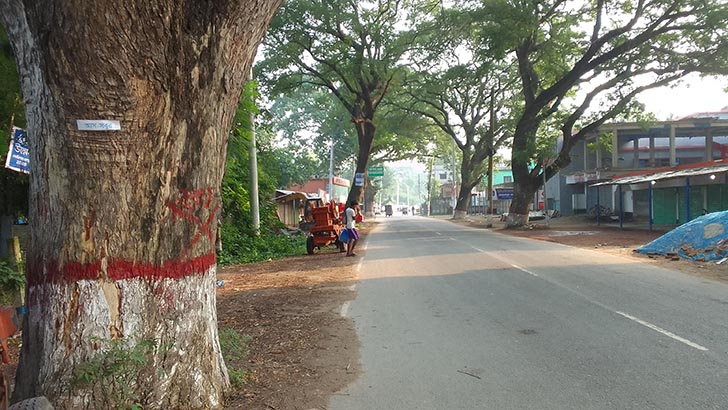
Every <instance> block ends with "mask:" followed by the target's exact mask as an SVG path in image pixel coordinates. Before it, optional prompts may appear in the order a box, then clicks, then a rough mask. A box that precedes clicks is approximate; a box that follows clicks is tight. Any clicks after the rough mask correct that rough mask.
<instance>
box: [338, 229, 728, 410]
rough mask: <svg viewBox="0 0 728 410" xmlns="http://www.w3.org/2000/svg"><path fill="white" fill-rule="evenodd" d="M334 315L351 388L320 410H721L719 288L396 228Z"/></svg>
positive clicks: (377, 240)
mask: <svg viewBox="0 0 728 410" xmlns="http://www.w3.org/2000/svg"><path fill="white" fill-rule="evenodd" d="M380 220H381V221H382V222H383V223H382V224H379V225H378V227H377V228H376V229H375V230H374V232H372V233H371V234H370V235H369V237H368V243H367V246H368V247H367V255H366V257H365V258H364V259H363V261H362V263H361V264H360V266H359V268H360V279H361V280H360V283H359V284H358V285H357V290H358V295H357V297H356V299H355V300H353V301H352V302H351V303H350V304H349V305H345V306H344V307H343V308H342V314H346V315H349V316H351V317H352V318H353V319H354V321H355V323H356V328H357V332H358V334H359V338H360V340H361V361H362V370H363V374H362V376H361V377H360V378H359V379H358V380H357V381H356V382H355V383H354V384H352V385H350V386H349V387H347V388H346V389H344V390H343V391H341V392H339V393H338V394H336V395H334V396H332V398H331V400H330V403H329V406H328V409H330V410H364V409H366V410H398V409H408V410H410V409H418V410H419V409H421V410H429V409H433V410H434V409H437V410H445V409H447V410H451V409H498V410H500V409H559V410H563V409H580V410H582V409H728V286H727V285H725V284H721V283H716V282H710V281H706V280H702V279H700V278H695V277H690V276H687V275H684V274H680V273H676V272H672V271H669V270H664V269H660V268H656V267H653V266H649V265H644V264H640V263H635V262H632V261H630V260H627V259H623V258H619V257H615V256H609V255H605V254H600V253H597V252H593V251H589V250H582V249H576V248H571V247H566V246H562V245H558V244H553V243H548V242H540V241H531V240H527V239H520V238H514V237H509V236H504V235H499V234H495V233H490V232H488V231H484V230H476V229H471V228H466V227H462V226H459V225H455V224H452V223H450V222H447V221H441V220H433V219H427V218H422V217H413V216H409V217H406V216H400V217H393V218H387V219H385V218H381V219H380Z"/></svg>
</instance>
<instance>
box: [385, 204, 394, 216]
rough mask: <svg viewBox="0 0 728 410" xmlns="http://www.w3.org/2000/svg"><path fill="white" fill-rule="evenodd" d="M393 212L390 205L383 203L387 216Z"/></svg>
mask: <svg viewBox="0 0 728 410" xmlns="http://www.w3.org/2000/svg"><path fill="white" fill-rule="evenodd" d="M393 213H394V212H392V205H385V206H384V214H385V215H387V216H392V214H393Z"/></svg>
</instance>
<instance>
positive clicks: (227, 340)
mask: <svg viewBox="0 0 728 410" xmlns="http://www.w3.org/2000/svg"><path fill="white" fill-rule="evenodd" d="M219 337H220V350H222V357H223V359H225V365H226V366H227V369H228V375H229V376H230V384H231V385H232V386H233V387H241V386H242V385H243V384H245V381H246V380H247V378H248V372H247V371H246V370H245V369H243V368H242V366H243V364H244V363H245V360H246V359H247V358H248V344H250V341H251V340H252V338H251V337H250V336H247V335H241V334H240V332H238V331H237V330H235V329H233V328H230V327H226V328H223V329H220V335H219Z"/></svg>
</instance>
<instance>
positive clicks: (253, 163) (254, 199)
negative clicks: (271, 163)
mask: <svg viewBox="0 0 728 410" xmlns="http://www.w3.org/2000/svg"><path fill="white" fill-rule="evenodd" d="M252 79H253V71H252V69H251V71H250V80H252ZM249 119H250V146H249V148H248V155H249V157H250V212H251V213H252V214H253V215H252V217H253V231H255V234H256V235H260V204H259V199H258V150H257V148H256V144H255V114H253V112H251V113H250V114H249Z"/></svg>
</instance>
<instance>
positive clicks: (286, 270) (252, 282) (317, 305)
mask: <svg viewBox="0 0 728 410" xmlns="http://www.w3.org/2000/svg"><path fill="white" fill-rule="evenodd" d="M357 261H358V258H347V257H344V254H340V253H339V252H338V251H337V250H335V249H333V248H332V249H331V250H326V251H324V252H321V253H319V254H316V255H313V256H300V257H293V258H286V259H283V260H278V261H271V262H263V263H257V264H250V265H240V266H231V267H226V268H223V269H221V271H220V273H219V274H218V279H220V280H223V281H224V282H225V284H224V285H223V286H222V287H221V288H218V323H219V327H220V328H225V327H232V328H234V329H236V330H238V331H239V332H240V333H242V334H245V335H249V336H251V337H252V340H251V342H250V345H249V355H248V363H246V364H245V365H244V366H243V367H244V368H245V369H246V370H247V371H248V372H250V375H249V377H248V380H247V383H246V384H245V385H244V386H243V388H241V389H236V390H234V391H233V392H232V394H231V395H230V396H229V398H228V400H227V403H226V406H225V408H228V409H243V408H244V409H266V410H270V409H274V410H275V409H280V410H283V409H303V410H308V409H323V408H325V407H324V406H325V405H326V402H327V400H328V397H329V396H330V395H331V394H333V393H335V392H336V391H338V390H340V389H342V388H343V387H344V386H346V385H347V384H349V383H350V382H351V381H353V380H354V379H355V378H356V376H357V374H358V372H359V352H358V349H359V344H358V343H359V342H358V340H357V336H356V331H355V329H354V324H353V321H352V320H351V319H349V318H344V317H342V316H341V315H340V313H339V312H340V309H341V306H342V304H343V303H344V302H346V301H347V300H351V299H353V297H354V295H355V292H354V291H353V290H351V289H350V286H351V285H352V284H353V283H354V281H355V279H356V278H355V270H354V266H353V264H354V263H355V262H357Z"/></svg>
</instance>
